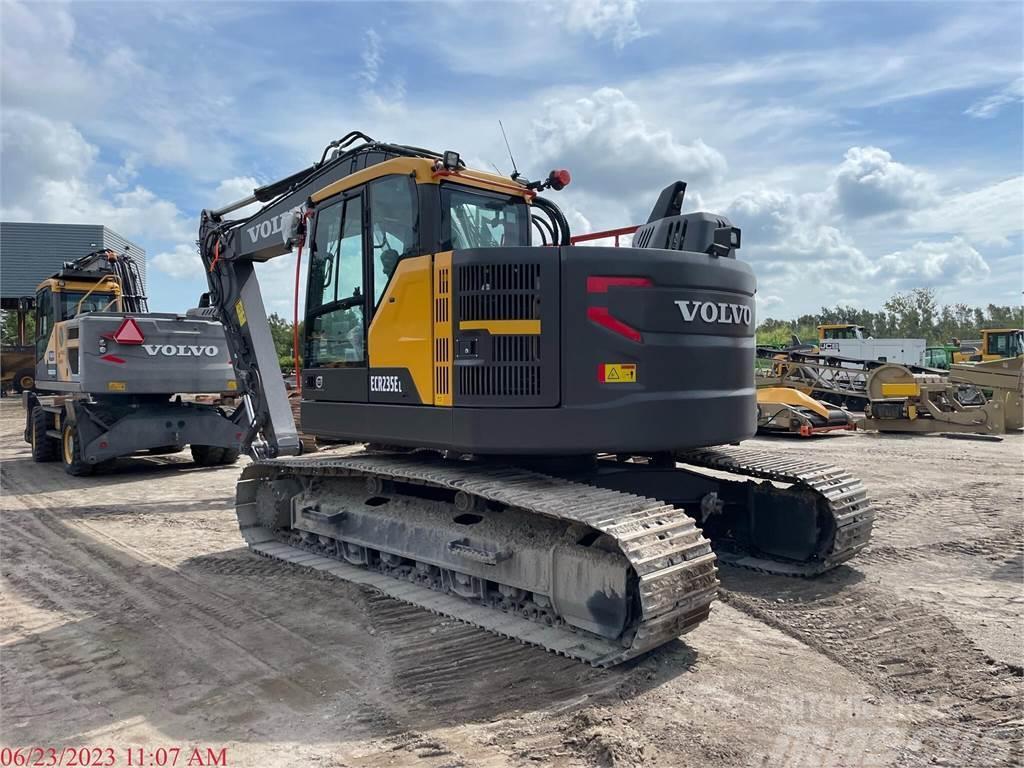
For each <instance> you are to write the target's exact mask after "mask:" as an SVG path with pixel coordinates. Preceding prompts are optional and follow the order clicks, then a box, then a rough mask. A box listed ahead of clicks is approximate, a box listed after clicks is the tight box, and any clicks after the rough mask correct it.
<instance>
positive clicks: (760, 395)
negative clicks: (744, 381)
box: [757, 387, 857, 437]
mask: <svg viewBox="0 0 1024 768" xmlns="http://www.w3.org/2000/svg"><path fill="white" fill-rule="evenodd" d="M856 428H857V425H856V423H855V422H854V419H853V417H852V416H851V415H850V413H849V412H848V411H846V410H845V409H843V408H840V407H838V406H835V405H830V404H828V403H823V402H822V401H820V400H815V399H814V398H813V397H811V396H810V395H808V394H805V393H804V392H801V391H800V390H798V389H795V388H793V387H759V388H758V390H757V432H758V434H795V435H800V436H801V437H810V436H811V435H817V434H821V433H823V432H834V431H836V430H844V431H850V430H855V429H856Z"/></svg>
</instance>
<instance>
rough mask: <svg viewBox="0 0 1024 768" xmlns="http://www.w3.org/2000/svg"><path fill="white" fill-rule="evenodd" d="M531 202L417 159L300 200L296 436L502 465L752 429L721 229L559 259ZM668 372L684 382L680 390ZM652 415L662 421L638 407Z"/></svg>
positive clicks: (741, 293)
mask: <svg viewBox="0 0 1024 768" xmlns="http://www.w3.org/2000/svg"><path fill="white" fill-rule="evenodd" d="M439 166H440V167H439ZM536 198H537V192H536V190H535V189H532V188H530V187H528V186H525V185H524V184H517V183H514V182H512V181H510V180H509V179H507V178H503V177H501V176H498V175H496V174H490V173H485V172H480V171H475V170H469V169H466V168H465V167H464V166H461V165H456V166H455V167H454V168H447V167H444V166H443V165H440V164H439V163H436V162H435V161H434V160H433V159H431V158H428V157H397V158H393V159H388V160H385V161H383V162H380V163H376V164H374V165H371V166H369V167H367V168H365V169H363V170H362V171H360V172H358V173H354V174H351V175H349V176H346V177H344V178H342V179H340V180H338V181H336V182H335V183H333V184H330V185H326V186H325V187H324V188H322V189H319V190H317V191H314V192H313V194H312V195H310V203H311V211H312V215H311V219H310V224H309V237H308V241H309V256H308V279H307V288H306V304H305V306H306V315H305V325H304V339H303V351H304V364H303V372H302V405H301V413H302V422H303V424H304V425H306V427H305V429H306V431H307V432H311V433H313V434H315V435H316V436H317V437H319V438H322V439H328V440H381V441H385V442H387V443H389V444H397V445H407V446H418V447H423V446H429V447H436V448H439V449H444V450H458V451H462V452H466V453H484V454H520V455H521V454H530V453H541V452H543V453H558V454H570V455H574V454H580V455H582V454H589V453H592V452H593V451H594V449H595V448H598V449H603V450H609V451H612V450H617V449H622V448H623V447H628V448H632V449H640V448H641V447H642V448H646V449H648V450H651V449H657V450H663V451H667V450H671V449H674V448H680V447H689V446H694V445H707V444H714V443H726V442H734V441H736V440H739V439H743V438H745V437H748V436H750V434H752V433H753V431H754V429H755V424H754V420H753V418H752V415H753V413H754V410H755V409H754V396H753V394H754V393H753V388H752V387H750V386H749V382H748V381H747V378H748V373H749V370H750V367H751V365H752V354H753V344H752V333H753V324H752V309H753V292H754V282H753V277H752V275H751V273H750V270H749V268H748V267H747V266H746V265H745V264H743V263H741V262H738V261H737V260H736V259H735V257H734V253H735V249H736V247H738V243H739V230H737V229H735V228H731V225H728V222H726V221H725V220H724V219H717V220H716V222H715V223H716V226H715V227H711V228H708V227H705V230H706V232H705V233H704V234H700V228H699V227H698V226H697V224H698V221H697V220H694V221H693V222H692V225H693V226H692V231H691V233H690V235H689V236H688V237H686V238H684V239H683V240H679V238H678V237H677V242H676V247H675V249H674V250H671V249H665V248H658V249H656V248H647V249H643V248H632V249H613V248H599V247H598V248H589V247H588V248H582V247H573V246H571V245H568V243H567V242H565V241H566V240H567V238H565V237H559V235H561V234H562V233H561V232H559V231H557V229H558V224H557V223H555V224H551V223H550V222H542V221H541V220H539V218H540V217H538V208H537V204H536ZM673 215H674V216H675V217H676V218H680V220H682V217H681V214H679V213H678V212H676V213H674V214H673ZM688 216H689V217H691V218H692V217H693V216H694V215H693V214H689V215H688ZM698 216H700V215H698ZM705 216H706V215H705ZM664 222H665V218H664V217H658V218H656V219H653V220H652V222H651V223H649V224H648V225H645V226H646V227H647V228H648V229H649V230H650V231H649V232H647V233H646V234H645V235H644V236H645V237H647V238H650V237H651V233H653V232H654V231H655V229H656V228H658V227H660V226H662V225H663V224H664ZM716 229H721V230H723V232H724V233H725V235H728V237H725V236H724V235H723V236H720V237H719V239H722V240H723V242H722V243H716V241H715V235H714V231H715V230H716ZM535 237H536V238H537V239H538V240H539V241H540V242H538V243H535V242H534V238H535ZM659 237H662V235H659ZM668 237H669V235H668V234H667V233H666V234H664V238H666V242H667V238H668ZM723 237H724V239H723ZM730 237H731V238H732V241H730V239H729V238H730ZM701 238H703V239H706V240H707V242H702V241H701ZM733 243H735V244H733ZM545 244H546V245H548V246H549V247H538V246H542V245H545ZM713 248H715V249H718V250H716V251H715V253H714V254H712V253H711V249H713ZM703 251H707V252H706V253H705V252H703ZM683 370H686V371H687V372H688V377H689V381H691V382H698V381H699V382H701V383H700V386H698V385H697V384H696V383H694V384H692V385H691V384H687V385H686V386H683V384H682V380H681V379H680V378H679V377H680V372H681V371H683ZM712 378H713V379H714V383H712ZM666 409H667V410H668V411H670V412H671V414H672V416H673V418H669V419H666V418H664V417H663V416H658V415H656V414H664V412H665V410H666ZM680 424H686V425H687V427H686V429H684V430H681V429H679V427H678V425H680Z"/></svg>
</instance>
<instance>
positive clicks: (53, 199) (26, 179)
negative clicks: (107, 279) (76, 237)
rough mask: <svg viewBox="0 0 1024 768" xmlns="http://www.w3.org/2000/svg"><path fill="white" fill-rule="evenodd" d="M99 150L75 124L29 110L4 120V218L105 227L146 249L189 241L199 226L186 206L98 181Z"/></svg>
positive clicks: (0, 207)
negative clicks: (190, 218)
mask: <svg viewBox="0 0 1024 768" xmlns="http://www.w3.org/2000/svg"><path fill="white" fill-rule="evenodd" d="M98 154H99V150H98V149H97V148H96V147H95V146H93V145H92V144H90V143H89V142H88V141H86V140H85V139H84V138H83V136H82V135H81V134H80V133H79V132H78V130H77V129H75V128H74V127H73V126H72V125H70V124H69V123H66V122H64V121H59V120H49V119H47V118H45V117H42V116H41V115H38V114H33V113H31V112H28V111H26V110H9V111H6V112H5V114H4V121H3V131H2V133H0V156H2V158H3V161H2V162H3V168H2V170H3V174H2V175H3V182H2V198H0V215H2V216H3V217H4V218H7V219H30V220H32V221H40V222H55V223H65V224H105V225H107V226H108V227H111V228H112V229H114V230H115V231H117V232H119V233H120V234H122V235H124V236H125V237H128V238H130V239H132V240H135V241H136V242H139V243H140V244H141V245H143V246H145V244H146V243H147V242H148V241H150V240H152V239H170V240H177V241H181V240H185V239H187V238H189V237H190V236H192V234H191V233H192V232H193V230H194V228H195V225H194V223H192V222H190V221H188V220H187V219H186V218H185V217H184V215H183V214H182V212H181V211H180V210H179V209H178V207H177V206H176V205H175V204H174V203H172V202H170V201H169V200H164V199H162V198H160V197H159V196H157V195H156V194H155V193H153V192H152V191H151V190H149V189H147V188H145V187H143V186H141V185H136V186H135V187H132V188H121V189H118V188H117V185H115V186H113V187H112V186H111V185H110V184H109V183H108V181H109V180H108V179H107V178H106V177H104V180H103V181H102V182H100V181H98V179H97V177H98V176H99V173H98V172H97V170H96V167H95V165H96V159H97V156H98Z"/></svg>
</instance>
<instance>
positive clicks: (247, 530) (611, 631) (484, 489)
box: [236, 449, 718, 666]
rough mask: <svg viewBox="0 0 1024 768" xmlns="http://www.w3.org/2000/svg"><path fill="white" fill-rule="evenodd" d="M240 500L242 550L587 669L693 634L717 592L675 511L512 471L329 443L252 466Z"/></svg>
mask: <svg viewBox="0 0 1024 768" xmlns="http://www.w3.org/2000/svg"><path fill="white" fill-rule="evenodd" d="M343 450H344V449H343ZM236 506H237V513H238V521H239V526H240V528H241V532H242V534H243V536H244V538H245V540H246V541H247V542H248V544H249V547H250V548H251V549H252V550H253V551H254V552H257V553H259V554H261V555H265V556H267V557H273V558H277V559H279V560H284V561H288V562H292V563H295V564H297V565H302V566H304V567H308V568H315V569H318V570H321V571H325V572H327V573H330V574H332V575H334V576H337V577H339V578H342V579H345V580H347V581H351V582H354V583H357V584H362V585H366V586H369V587H373V588H375V589H378V590H380V591H381V592H384V593H385V594H387V595H390V596H392V597H394V598H396V599H399V600H403V601H405V602H408V603H412V604H414V605H418V606H421V607H423V608H426V609H428V610H431V611H434V612H436V613H439V614H444V615H446V616H450V617H452V618H455V619H458V620H460V621H465V622H467V623H470V624H474V625H476V626H478V627H481V628H483V629H486V630H488V631H491V632H494V633H496V634H499V635H502V636H506V637H510V638H514V639H516V640H519V641H520V642H524V643H531V644H534V645H537V646H540V647H542V648H545V649H546V650H549V651H552V652H555V653H559V654H562V655H565V656H569V657H572V658H575V659H579V660H581V661H585V662H588V663H590V664H593V665H595V666H611V665H614V664H618V663H621V662H623V661H626V660H627V659H631V658H633V657H635V656H638V655H640V654H642V653H644V652H646V651H648V650H650V649H652V648H655V647H657V646H659V645H661V644H663V643H666V642H668V641H670V640H672V639H674V638H676V637H678V636H679V635H681V634H683V633H685V632H688V631H690V630H691V629H693V628H694V627H696V626H697V625H698V624H699V623H700V622H701V621H703V620H704V619H705V618H707V616H708V613H709V611H710V606H711V602H712V600H714V598H715V597H716V595H717V591H718V578H717V567H716V558H715V554H714V553H713V552H712V551H711V546H710V544H709V542H708V540H707V539H706V538H705V537H704V536H703V535H702V534H701V531H700V530H699V528H697V527H696V524H695V521H694V520H693V519H692V518H691V517H689V516H688V515H687V514H685V513H684V512H683V511H682V510H681V509H678V508H676V507H674V506H673V505H671V504H666V503H665V502H663V501H659V500H657V499H651V498H646V497H643V496H638V495H634V494H631V493H623V492H618V491H614V490H608V489H604V488H597V487H594V486H591V485H587V484H583V483H575V482H571V481H569V480H564V479H560V478H556V477H551V476H549V475H545V474H541V473H537V472H531V471H529V470H523V469H518V468H514V467H505V466H497V465H494V464H484V463H475V462H469V461H451V460H442V459H441V458H440V457H438V456H436V455H435V454H432V453H428V452H423V453H416V454H412V455H409V454H380V453H370V452H356V453H352V452H349V453H347V454H345V453H342V452H341V451H327V452H321V453H317V454H314V455H311V456H305V457H295V458H282V459H273V460H267V461H259V462H255V463H253V464H251V465H249V466H248V467H246V469H245V470H244V472H243V474H242V478H241V480H240V481H239V485H238V488H237V493H236Z"/></svg>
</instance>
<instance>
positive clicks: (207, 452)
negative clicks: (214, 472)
mask: <svg viewBox="0 0 1024 768" xmlns="http://www.w3.org/2000/svg"><path fill="white" fill-rule="evenodd" d="M189 449H190V450H191V451H192V460H193V461H194V462H195V463H196V464H198V465H199V466H201V467H214V466H219V465H222V464H234V463H235V462H236V461H238V451H237V450H236V449H234V448H221V447H220V446H218V445H191V446H189Z"/></svg>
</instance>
